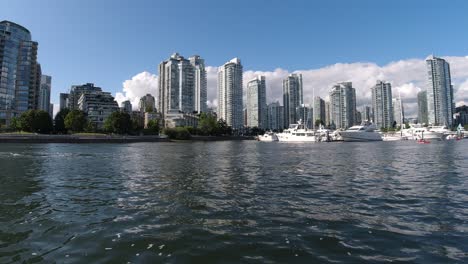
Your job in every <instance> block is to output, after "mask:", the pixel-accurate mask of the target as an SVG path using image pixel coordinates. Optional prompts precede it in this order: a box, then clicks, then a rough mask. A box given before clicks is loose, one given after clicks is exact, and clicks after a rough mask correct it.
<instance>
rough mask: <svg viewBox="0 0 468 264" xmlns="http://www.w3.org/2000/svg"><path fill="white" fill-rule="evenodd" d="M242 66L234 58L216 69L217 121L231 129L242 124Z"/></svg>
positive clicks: (237, 127)
mask: <svg viewBox="0 0 468 264" xmlns="http://www.w3.org/2000/svg"><path fill="white" fill-rule="evenodd" d="M242 75H243V72H242V64H241V61H240V59H238V58H234V59H232V60H230V61H228V62H226V63H225V64H224V65H223V66H221V67H219V68H218V119H222V120H224V121H226V123H227V125H228V126H231V127H232V128H233V129H241V128H242V127H243V124H244V116H243V104H242Z"/></svg>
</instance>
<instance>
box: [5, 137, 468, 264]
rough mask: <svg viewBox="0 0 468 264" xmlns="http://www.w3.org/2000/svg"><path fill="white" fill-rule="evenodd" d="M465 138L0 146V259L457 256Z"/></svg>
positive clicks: (466, 253)
mask: <svg viewBox="0 0 468 264" xmlns="http://www.w3.org/2000/svg"><path fill="white" fill-rule="evenodd" d="M467 150H468V140H465V141H453V142H435V143H432V144H427V145H422V144H419V145H418V144H416V143H415V142H379V143H322V144H308V145H301V144H281V143H262V142H254V141H244V142H207V143H203V142H199V143H135V144H95V145H93V144H89V145H87V144H83V145H73V144H32V145H26V144H2V145H0V263H15V262H19V263H36V262H42V263H52V262H57V263H128V262H131V263H188V262H190V263H213V262H215V263H220V262H222V263H239V262H244V263H326V262H330V263H362V262H372V263H378V262H390V261H393V262H413V263H431V262H432V263H461V262H466V261H468V162H467V159H468V151H467Z"/></svg>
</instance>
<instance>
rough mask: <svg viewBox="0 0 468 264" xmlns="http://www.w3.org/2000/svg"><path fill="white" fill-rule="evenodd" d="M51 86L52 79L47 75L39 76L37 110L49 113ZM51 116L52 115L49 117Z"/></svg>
mask: <svg viewBox="0 0 468 264" xmlns="http://www.w3.org/2000/svg"><path fill="white" fill-rule="evenodd" d="M51 84H52V77H50V76H48V75H42V76H41V87H40V89H39V110H44V111H46V112H48V113H49V112H50V111H49V108H50V90H51V87H52V86H51ZM51 116H52V115H51Z"/></svg>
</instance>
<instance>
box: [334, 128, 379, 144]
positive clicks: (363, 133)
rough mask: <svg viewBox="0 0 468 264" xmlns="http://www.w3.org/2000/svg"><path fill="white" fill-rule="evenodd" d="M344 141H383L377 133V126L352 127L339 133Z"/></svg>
mask: <svg viewBox="0 0 468 264" xmlns="http://www.w3.org/2000/svg"><path fill="white" fill-rule="evenodd" d="M339 133H340V135H341V137H342V138H343V141H358V142H363V141H382V136H381V135H380V134H379V133H377V132H375V125H373V124H370V125H359V126H352V127H350V128H348V129H346V130H345V131H340V132H339Z"/></svg>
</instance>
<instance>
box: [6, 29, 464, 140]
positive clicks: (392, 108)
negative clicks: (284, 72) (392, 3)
mask: <svg viewBox="0 0 468 264" xmlns="http://www.w3.org/2000/svg"><path fill="white" fill-rule="evenodd" d="M37 51H38V43H37V42H35V41H32V40H31V34H30V32H29V31H28V30H27V29H26V28H24V27H22V26H20V25H18V24H15V23H13V22H9V21H2V22H0V64H1V65H2V67H1V68H0V125H8V124H9V123H10V121H11V119H12V118H13V117H17V116H19V115H21V113H23V112H25V111H27V110H29V109H40V110H44V111H47V112H49V114H50V115H51V116H52V113H53V105H52V104H51V103H50V94H51V86H52V85H51V83H52V77H51V76H48V75H43V74H42V72H41V66H40V64H39V63H38V62H37ZM426 69H427V86H426V89H425V90H424V91H421V92H419V93H418V95H417V102H418V118H417V121H418V122H419V123H422V124H431V125H444V126H447V127H453V126H454V125H458V124H462V125H465V124H467V110H466V106H465V107H462V108H455V104H454V98H453V85H452V83H451V76H450V66H449V64H448V63H447V62H446V61H445V60H444V59H441V58H437V57H434V56H430V57H428V58H427V59H426ZM158 73H159V78H158V81H159V83H158V89H157V91H155V94H157V100H156V99H155V97H154V96H153V95H151V94H146V95H145V96H143V97H141V98H140V100H139V103H138V106H137V109H138V110H136V111H134V110H133V106H132V103H131V101H129V100H127V101H124V102H122V103H121V105H120V106H119V105H118V104H117V102H116V101H115V100H114V97H113V96H112V95H111V94H110V93H109V92H104V91H103V90H102V89H101V88H100V87H96V86H94V84H93V83H86V84H82V85H72V86H71V88H70V91H69V92H68V93H61V94H60V109H63V108H69V109H71V110H73V109H79V110H82V111H84V112H85V113H86V114H87V116H88V119H89V120H90V122H91V123H92V125H94V126H95V127H96V128H97V129H101V128H102V127H103V124H104V121H105V119H106V118H107V117H108V116H109V115H110V114H111V113H112V112H114V111H122V112H126V113H128V114H130V115H131V116H132V117H133V118H134V119H136V120H137V122H138V123H139V124H140V125H141V126H146V125H147V124H148V122H150V121H154V120H158V122H161V125H162V126H165V127H175V126H194V127H196V126H197V124H198V119H199V114H200V113H208V114H212V115H215V116H216V117H217V119H218V120H223V121H225V122H226V124H227V125H228V126H230V127H232V129H233V130H234V131H239V132H240V131H242V130H243V129H244V128H245V127H248V128H254V127H257V128H260V129H265V130H266V129H269V130H282V129H284V128H287V127H289V126H290V125H293V124H296V123H298V122H303V123H304V124H306V125H307V126H308V127H309V128H312V127H316V126H320V125H322V126H325V127H330V128H334V129H346V128H349V127H351V126H353V125H356V124H360V123H361V122H372V123H374V124H375V125H376V126H377V128H380V129H390V128H395V127H397V126H402V125H403V124H404V123H405V115H404V105H403V102H402V100H401V98H400V96H399V93H398V96H396V94H395V93H394V92H393V91H392V85H391V84H390V83H389V82H385V81H380V80H379V81H377V83H376V84H375V85H374V86H373V87H370V89H371V93H372V99H371V105H367V106H364V107H363V108H362V109H360V111H358V110H357V108H356V89H355V88H354V87H353V84H352V82H339V83H336V84H334V85H333V86H332V87H330V91H329V94H328V100H327V101H325V100H324V99H323V98H320V97H319V96H314V97H313V101H312V103H311V104H310V105H308V104H305V103H304V99H303V98H304V94H303V79H302V74H300V73H293V74H290V75H288V76H287V77H286V78H285V79H284V80H283V81H282V87H283V102H282V105H281V103H280V102H278V101H276V102H272V103H269V104H268V103H267V91H268V89H267V87H268V86H267V84H268V82H267V81H268V80H266V77H265V76H257V77H256V78H254V79H252V80H250V81H248V82H247V84H246V86H245V88H246V89H245V93H246V94H245V95H244V83H243V66H242V64H241V60H240V59H239V58H234V59H232V60H230V61H228V62H226V63H225V64H224V65H222V66H220V67H218V81H217V90H218V97H217V99H218V106H217V109H216V111H215V109H212V108H210V109H209V108H208V106H207V98H208V95H207V90H208V89H207V72H206V69H205V61H204V59H203V58H201V57H200V56H199V55H194V56H191V57H189V58H188V59H187V58H184V57H183V56H181V55H180V54H178V53H174V54H172V55H171V56H170V57H169V58H168V59H167V60H164V61H162V62H161V63H160V64H159V67H158Z"/></svg>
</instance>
